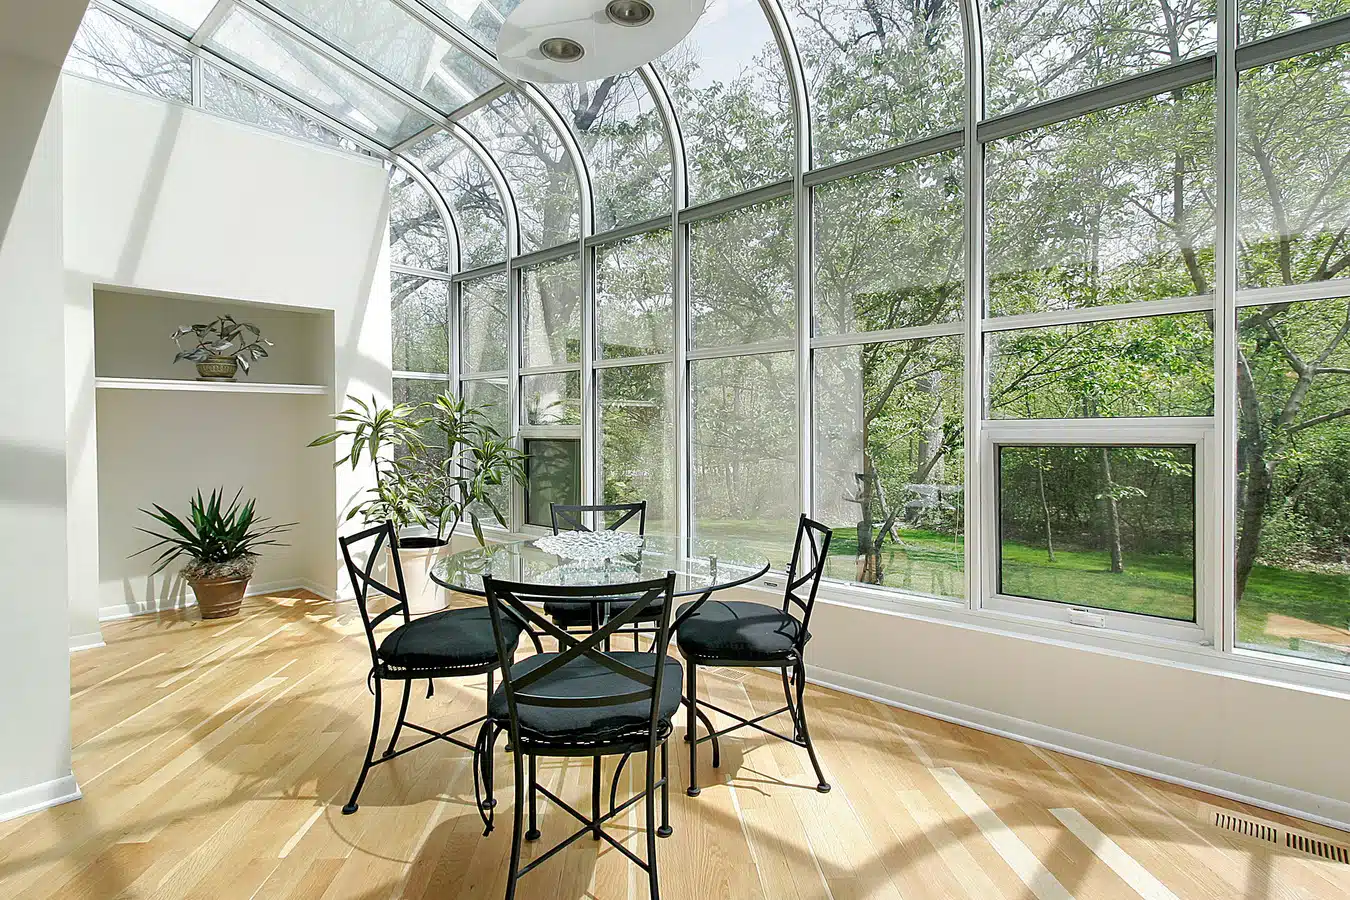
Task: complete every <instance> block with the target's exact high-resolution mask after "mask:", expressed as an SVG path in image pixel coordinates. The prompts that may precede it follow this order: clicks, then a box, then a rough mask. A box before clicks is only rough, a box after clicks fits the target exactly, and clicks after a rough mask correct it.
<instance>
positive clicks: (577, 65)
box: [497, 0, 708, 83]
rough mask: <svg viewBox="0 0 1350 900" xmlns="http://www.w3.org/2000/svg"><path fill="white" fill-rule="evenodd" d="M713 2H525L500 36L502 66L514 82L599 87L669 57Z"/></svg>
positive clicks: (508, 21) (663, 0) (696, 0)
mask: <svg viewBox="0 0 1350 900" xmlns="http://www.w3.org/2000/svg"><path fill="white" fill-rule="evenodd" d="M707 3H708V0H520V3H519V4H518V5H517V6H516V7H515V8H514V9H513V10H511V13H510V14H509V15H508V16H507V17H506V21H505V22H504V23H503V24H502V27H501V31H500V33H499V34H498V36H497V59H498V61H499V62H500V63H501V67H502V69H503V70H504V71H505V72H506V73H507V74H508V75H510V76H512V77H513V78H519V79H522V80H525V81H537V82H545V83H548V82H554V83H558V82H572V83H576V82H583V81H596V80H599V79H601V78H608V77H610V76H613V75H622V74H624V73H626V72H631V71H632V70H634V69H636V68H638V67H639V66H641V65H644V64H645V63H649V62H651V61H652V60H654V59H656V58H657V57H659V56H661V55H662V54H663V53H665V52H666V51H667V50H670V49H671V48H672V47H674V46H675V45H676V44H678V43H679V42H680V41H681V40H683V39H684V36H685V35H687V34H688V33H689V32H690V31H691V30H692V29H693V27H694V25H695V23H697V22H698V19H699V16H701V15H703V10H704V8H705V7H706V6H707Z"/></svg>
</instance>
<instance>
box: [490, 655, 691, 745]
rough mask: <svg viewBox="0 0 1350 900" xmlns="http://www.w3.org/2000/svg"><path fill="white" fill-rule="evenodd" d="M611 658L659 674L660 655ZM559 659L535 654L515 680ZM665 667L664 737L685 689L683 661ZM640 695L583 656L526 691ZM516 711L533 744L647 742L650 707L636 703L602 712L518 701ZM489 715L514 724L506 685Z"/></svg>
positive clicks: (514, 671)
mask: <svg viewBox="0 0 1350 900" xmlns="http://www.w3.org/2000/svg"><path fill="white" fill-rule="evenodd" d="M607 655H608V656H610V657H611V658H613V659H615V660H617V661H619V662H621V663H623V664H624V665H628V666H632V667H633V668H634V669H638V670H640V671H643V672H647V673H648V674H655V672H656V656H655V655H654V654H652V653H635V652H626V653H610V654H607ZM557 656H558V654H557V653H536V654H534V655H533V656H531V657H529V658H527V659H523V660H521V661H520V662H518V663H516V664H515V665H513V666H512V667H511V679H512V681H513V682H514V681H515V680H517V679H519V678H522V677H524V676H525V675H526V674H528V673H530V672H532V671H534V670H535V669H537V668H539V667H540V666H542V665H544V664H545V663H546V662H548V661H549V660H551V659H555V658H557ZM665 665H666V670H665V675H664V679H663V680H662V682H661V698H660V702H659V703H658V710H657V716H658V727H657V731H658V733H660V734H665V733H667V732H669V730H670V723H671V720H672V719H673V718H674V716H675V713H676V712H677V711H678V710H679V708H680V697H681V695H682V687H683V684H684V682H683V680H682V679H683V670H682V669H681V667H680V663H679V661H678V660H676V659H674V658H672V657H669V656H667V657H666V658H665ZM638 690H642V685H640V684H639V683H638V682H636V681H634V680H632V679H631V678H628V677H626V676H623V675H620V674H618V673H616V672H614V671H612V670H610V669H608V668H606V667H605V666H604V665H602V664H601V663H598V662H596V661H595V660H592V659H589V658H587V657H584V656H583V657H578V658H576V659H574V660H572V661H571V662H569V663H567V664H566V665H565V666H563V667H562V668H561V669H559V670H558V671H556V672H552V673H550V674H548V675H545V676H544V677H543V678H541V679H540V680H539V681H536V682H534V683H532V684H530V685H528V686H526V688H525V691H526V692H527V693H530V694H535V695H539V696H544V697H568V698H578V697H603V696H606V695H608V696H614V695H617V694H628V693H632V692H633V691H638ZM516 712H517V713H518V714H519V716H520V729H521V733H522V735H523V736H525V737H526V738H528V739H532V740H535V741H538V742H541V743H551V744H606V743H614V742H617V741H625V740H633V739H637V738H642V737H645V735H646V733H647V728H648V724H649V721H650V719H649V716H650V715H651V702H650V701H648V700H637V701H634V702H631V703H623V704H617V705H613V706H597V707H566V706H534V705H531V704H528V703H521V702H517V704H516ZM488 715H489V716H491V717H492V719H493V721H495V722H497V723H498V724H499V725H501V726H502V727H507V725H508V724H509V721H510V715H509V712H508V710H507V704H506V689H505V687H504V686H499V687H498V688H497V690H496V692H494V693H493V695H492V698H491V699H490V700H489V701H488Z"/></svg>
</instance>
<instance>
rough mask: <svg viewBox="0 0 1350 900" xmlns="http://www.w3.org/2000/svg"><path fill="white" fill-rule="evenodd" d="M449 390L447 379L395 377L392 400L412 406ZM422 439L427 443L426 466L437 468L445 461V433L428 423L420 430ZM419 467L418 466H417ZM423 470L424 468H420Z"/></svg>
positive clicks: (427, 401)
mask: <svg viewBox="0 0 1350 900" xmlns="http://www.w3.org/2000/svg"><path fill="white" fill-rule="evenodd" d="M449 390H450V383H449V382H448V381H432V380H427V379H422V378H395V379H394V402H395V403H407V404H410V405H412V406H419V405H421V404H423V403H430V402H431V401H433V400H435V399H436V398H437V397H439V396H440V395H441V394H444V393H447V392H449ZM421 435H422V439H423V440H424V441H425V442H426V443H427V445H428V447H429V448H432V449H428V451H427V453H426V456H425V459H426V462H427V464H428V466H435V467H437V468H439V467H440V466H441V465H442V464H443V463H444V461H445V456H446V454H445V452H444V451H443V448H444V447H445V434H444V433H443V432H440V431H438V430H437V429H435V428H434V427H432V426H430V425H428V426H427V427H426V428H424V429H422V430H421ZM419 469H420V467H419ZM421 471H425V469H421Z"/></svg>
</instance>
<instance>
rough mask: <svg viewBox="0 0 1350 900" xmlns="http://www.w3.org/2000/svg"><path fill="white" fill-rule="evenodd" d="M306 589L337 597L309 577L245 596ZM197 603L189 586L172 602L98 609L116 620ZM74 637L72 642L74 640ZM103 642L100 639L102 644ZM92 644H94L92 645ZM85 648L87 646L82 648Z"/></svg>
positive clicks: (101, 616) (254, 588) (263, 586)
mask: <svg viewBox="0 0 1350 900" xmlns="http://www.w3.org/2000/svg"><path fill="white" fill-rule="evenodd" d="M295 590H306V591H310V592H311V593H314V594H318V595H319V596H320V597H322V598H324V599H325V600H333V599H335V598H334V597H333V595H332V592H330V591H329V590H327V589H325V588H323V587H322V586H320V585H319V584H318V583H317V582H314V581H310V580H309V579H308V578H289V579H284V580H281V581H263V582H255V583H253V584H250V585H249V586H248V590H247V591H246V592H245V593H244V596H245V597H257V596H260V595H263V594H277V593H280V592H282V591H295ZM196 605H197V598H196V597H195V596H193V594H192V590H191V589H190V588H189V589H187V590H185V591H184V592H183V596H182V597H181V598H180V599H178V600H174V601H172V602H168V603H164V604H160V603H158V602H152V603H146V604H140V603H137V604H131V603H124V604H120V605H118V606H104V607H101V608H100V609H99V611H98V620H99V621H100V622H114V621H116V620H118V619H130V618H132V617H133V616H150V615H154V614H155V613H159V612H168V611H170V610H176V609H191V608H192V607H194V606H196ZM73 640H74V639H73V638H72V642H73ZM101 643H102V642H101V641H100V644H101ZM91 646H92V645H91ZM80 649H85V648H83V647H82V648H80Z"/></svg>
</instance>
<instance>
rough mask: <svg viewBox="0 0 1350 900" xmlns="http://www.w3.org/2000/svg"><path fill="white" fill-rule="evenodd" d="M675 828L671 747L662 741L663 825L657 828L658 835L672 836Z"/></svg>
mask: <svg viewBox="0 0 1350 900" xmlns="http://www.w3.org/2000/svg"><path fill="white" fill-rule="evenodd" d="M674 833H675V829H673V828H671V827H670V749H669V745H668V744H667V743H666V742H665V741H662V742H661V827H660V828H658V829H656V836H657V837H663V838H666V837H670V836H671V835H672V834H674Z"/></svg>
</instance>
